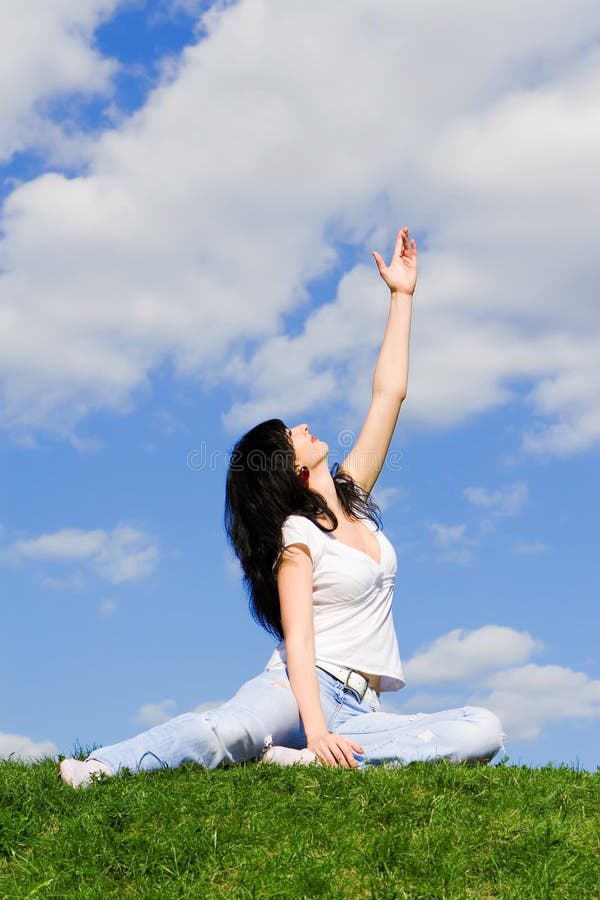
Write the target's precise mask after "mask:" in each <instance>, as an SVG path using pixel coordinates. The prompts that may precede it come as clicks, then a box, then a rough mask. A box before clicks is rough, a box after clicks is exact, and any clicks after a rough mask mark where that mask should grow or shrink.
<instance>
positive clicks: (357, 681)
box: [316, 659, 369, 700]
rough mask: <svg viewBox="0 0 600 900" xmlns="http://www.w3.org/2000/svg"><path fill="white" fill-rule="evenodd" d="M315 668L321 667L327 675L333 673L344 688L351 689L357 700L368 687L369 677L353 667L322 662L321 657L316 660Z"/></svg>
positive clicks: (363, 694) (360, 698) (361, 697)
mask: <svg viewBox="0 0 600 900" xmlns="http://www.w3.org/2000/svg"><path fill="white" fill-rule="evenodd" d="M316 666H317V669H323V671H324V672H328V673H329V675H333V677H334V678H337V680H338V681H341V682H342V684H343V685H344V687H345V688H347V689H348V690H349V691H352V693H353V694H355V695H356V697H357V698H358V699H359V700H362V699H363V697H364V696H365V694H366V693H367V690H368V689H369V679H368V678H365V676H364V675H361V674H360V672H357V671H356V670H355V669H347V668H346V667H345V666H336V664H335V663H329V662H323V660H322V659H317V660H316Z"/></svg>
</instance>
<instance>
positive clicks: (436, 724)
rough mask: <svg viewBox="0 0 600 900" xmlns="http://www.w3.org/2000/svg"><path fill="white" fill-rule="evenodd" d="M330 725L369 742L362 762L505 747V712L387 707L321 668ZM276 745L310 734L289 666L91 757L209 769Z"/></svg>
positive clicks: (137, 767)
mask: <svg viewBox="0 0 600 900" xmlns="http://www.w3.org/2000/svg"><path fill="white" fill-rule="evenodd" d="M317 675H318V678H319V686H320V692H321V703H322V706H323V713H324V715H325V721H326V722H327V727H328V729H329V731H332V732H336V733H337V734H341V735H344V737H347V738H350V739H351V740H353V741H355V742H356V743H357V744H358V745H359V746H360V747H362V748H363V751H364V752H363V753H362V754H358V753H355V754H354V755H355V758H356V762H357V765H358V767H359V768H364V767H365V766H367V765H376V764H380V763H388V764H389V763H391V764H396V765H403V764H406V763H410V762H416V761H434V760H437V759H449V760H452V761H453V762H461V761H483V762H488V761H489V760H490V759H492V757H493V756H495V755H496V753H497V752H498V751H499V750H500V749H502V747H503V743H502V739H503V734H502V729H501V726H500V722H499V720H498V718H497V717H496V716H495V715H494V713H492V712H489V711H488V710H487V709H481V708H479V707H475V706H465V707H462V708H459V709H448V710H444V711H443V712H437V713H417V714H416V715H406V716H404V715H396V714H393V713H387V712H381V705H380V702H379V697H378V695H377V694H376V693H375V691H373V690H372V689H371V688H369V689H368V690H367V692H366V694H365V696H364V698H363V700H362V701H359V700H358V699H357V697H356V695H355V694H353V693H352V692H351V691H349V690H348V689H346V688H344V685H343V684H342V683H341V682H340V681H337V679H335V678H334V677H333V676H332V675H329V673H327V672H323V671H322V670H321V669H317ZM272 745H281V746H284V747H293V748H297V749H301V748H303V747H305V746H306V736H305V734H304V728H303V727H302V722H301V719H300V714H299V712H298V705H297V703H296V699H295V697H294V694H293V693H292V689H291V687H290V683H289V680H288V676H287V670H286V669H285V668H284V667H283V666H282V667H278V668H274V669H269V670H265V671H264V672H262V673H261V674H260V675H258V676H257V677H256V678H253V679H252V680H251V681H248V682H247V683H246V684H244V685H243V686H242V687H241V688H240V689H239V691H238V692H237V693H236V694H235V696H234V697H232V698H231V700H228V701H227V702H226V703H224V704H223V705H222V706H219V707H218V708H216V709H211V710H207V711H205V712H201V713H186V714H184V715H182V716H177V717H176V718H174V719H170V720H169V721H168V722H165V723H164V724H162V725H157V726H156V727H155V728H151V729H150V730H149V731H145V732H143V733H142V734H138V735H137V736H136V737H133V738H131V739H130V740H127V741H123V742H122V743H119V744H113V745H112V746H109V747H102V748H101V749H99V750H94V752H93V754H91V755H92V757H93V758H94V759H98V760H100V761H101V762H103V763H106V764H107V765H108V766H110V767H111V769H113V771H114V772H118V771H119V770H120V769H123V768H127V769H130V770H132V771H134V772H135V771H147V772H148V771H151V770H153V769H159V768H176V767H177V766H180V765H181V764H182V763H184V762H195V763H199V764H200V765H202V766H205V767H207V768H209V769H214V768H216V767H217V766H221V765H230V764H232V763H238V762H242V761H244V760H251V759H256V758H258V757H260V756H261V755H262V753H264V751H265V750H266V749H267V748H268V747H270V746H272Z"/></svg>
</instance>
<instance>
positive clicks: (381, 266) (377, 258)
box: [371, 250, 385, 274]
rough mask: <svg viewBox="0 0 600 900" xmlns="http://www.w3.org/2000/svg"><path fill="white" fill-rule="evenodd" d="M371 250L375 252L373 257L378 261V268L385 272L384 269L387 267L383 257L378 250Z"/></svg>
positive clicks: (380, 271)
mask: <svg viewBox="0 0 600 900" xmlns="http://www.w3.org/2000/svg"><path fill="white" fill-rule="evenodd" d="M371 252H372V254H373V258H374V260H375V262H376V263H377V268H378V269H379V274H381V273H382V272H383V270H384V269H385V262H384V261H383V259H382V257H381V256H380V255H379V253H377V251H376V250H372V251H371Z"/></svg>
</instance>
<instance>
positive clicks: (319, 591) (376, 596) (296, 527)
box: [267, 516, 404, 691]
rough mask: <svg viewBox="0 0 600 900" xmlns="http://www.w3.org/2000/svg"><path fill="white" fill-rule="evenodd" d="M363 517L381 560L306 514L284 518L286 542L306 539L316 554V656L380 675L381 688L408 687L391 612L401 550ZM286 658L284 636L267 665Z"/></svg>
mask: <svg viewBox="0 0 600 900" xmlns="http://www.w3.org/2000/svg"><path fill="white" fill-rule="evenodd" d="M362 521H363V522H364V524H365V525H366V526H367V528H369V529H370V530H371V531H372V532H374V534H375V535H376V537H377V540H378V541H379V546H380V548H381V549H380V552H381V559H380V562H379V563H376V562H375V560H374V559H372V558H371V557H370V556H369V555H368V554H367V553H364V552H363V551H362V550H357V549H356V548H355V547H350V546H349V545H348V544H344V543H343V542H342V541H339V540H338V539H337V538H336V537H334V536H333V535H331V534H327V533H326V532H324V531H321V529H320V528H318V527H317V526H316V525H315V524H314V523H313V522H311V521H310V519H307V518H305V517H304V516H288V518H287V519H286V520H285V522H284V525H283V545H284V547H289V546H290V545H292V544H302V545H303V546H304V547H306V548H307V549H308V551H309V553H310V556H311V558H312V562H313V600H314V606H313V609H314V627H315V655H316V658H317V659H322V660H323V661H324V662H331V663H337V665H340V666H346V667H347V668H349V669H358V670H359V671H361V672H368V673H369V674H371V675H380V676H381V690H382V691H397V690H399V689H400V688H401V687H403V686H404V676H403V672H402V663H401V661H400V653H399V650H398V641H397V639H396V631H395V628H394V620H393V617H392V599H393V594H394V578H395V575H396V568H397V563H396V553H395V552H394V548H393V547H392V545H391V544H390V542H389V541H388V539H387V538H386V536H385V535H384V534H383V532H382V531H380V530H379V529H378V528H377V526H376V525H375V524H374V523H373V522H371V520H370V519H363V520H362ZM278 562H279V560H276V562H275V565H274V566H273V568H274V570H276V568H277V565H278ZM285 661H286V653H285V641H281V643H280V644H279V645H278V646H277V648H276V649H275V651H274V652H273V654H272V656H271V658H270V659H269V662H268V663H267V669H271V668H274V667H278V666H281V665H285Z"/></svg>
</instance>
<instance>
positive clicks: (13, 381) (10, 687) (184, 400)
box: [0, 0, 600, 770]
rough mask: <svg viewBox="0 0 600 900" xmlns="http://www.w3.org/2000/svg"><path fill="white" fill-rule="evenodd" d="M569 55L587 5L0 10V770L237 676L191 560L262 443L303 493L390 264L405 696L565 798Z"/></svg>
mask: <svg viewBox="0 0 600 900" xmlns="http://www.w3.org/2000/svg"><path fill="white" fill-rule="evenodd" d="M599 38H600V22H599V20H598V11H597V4H596V3H595V2H592V0H570V2H569V4H567V3H566V0H560V2H559V0H544V2H543V3H542V2H541V0H520V2H519V3H517V2H516V0H515V2H513V0H507V2H506V3H504V4H501V5H498V4H492V3H481V2H476V0H457V2H455V3H453V4H451V5H449V4H447V3H443V2H441V0H425V2H423V3H420V4H406V3H398V2H393V0H380V2H378V3H376V4H373V3H366V2H364V0H363V2H359V0H346V2H345V3H343V4H340V3H339V2H333V0H319V2H318V3H316V2H313V0H308V2H305V3H301V4H300V3H293V2H289V0H239V2H237V3H231V2H220V3H215V4H212V5H211V4H210V3H209V2H205V0H202V2H201V0H154V2H144V0H124V2H119V0H54V2H53V3H51V4H49V3H47V2H46V0H27V2H22V0H6V2H4V3H3V5H2V10H1V12H0V51H1V52H0V73H1V80H0V125H1V127H0V166H1V171H2V180H1V202H2V210H1V216H2V221H1V227H0V428H1V431H0V453H1V455H2V465H1V469H0V478H1V482H0V523H1V524H0V592H1V603H2V629H1V632H0V684H1V685H2V687H1V695H0V696H1V703H0V756H6V755H8V754H10V753H15V754H17V755H21V756H24V757H27V756H36V755H42V754H47V753H55V752H62V753H70V752H71V750H72V749H73V747H74V746H76V745H81V746H83V747H84V748H85V747H91V746H94V745H98V744H101V743H110V742H113V741H115V740H118V739H120V738H125V737H127V736H129V735H131V734H132V733H134V732H135V731H137V730H139V729H140V728H145V727H148V726H150V725H152V724H155V723H157V722H159V721H162V720H163V719H164V718H166V717H169V716H171V715H174V714H177V713H180V712H184V711H186V710H189V709H193V708H196V707H198V706H204V705H207V704H208V705H210V704H213V703H215V702H218V701H219V700H222V699H225V698H227V697H228V696H230V695H231V693H233V692H234V690H235V689H236V687H237V686H238V685H239V683H241V682H242V681H243V680H245V679H247V678H249V677H251V676H252V675H253V674H255V673H256V672H257V671H259V670H260V668H261V667H262V665H263V664H264V662H265V660H266V659H267V658H268V655H269V654H270V652H271V647H272V642H271V640H270V638H269V637H268V636H267V635H266V634H264V633H261V632H260V630H259V629H258V627H257V626H256V625H255V624H254V623H253V622H252V621H251V619H250V616H249V614H248V612H247V609H246V599H245V597H244V594H243V591H242V588H241V585H240V579H239V571H238V569H237V564H236V563H235V562H234V560H233V559H232V557H231V555H230V553H229V551H228V549H227V545H226V542H225V538H224V533H223V527H222V507H223V487H224V477H225V471H226V465H227V458H228V453H229V451H230V449H231V446H232V444H233V442H234V441H235V439H236V437H237V436H238V435H239V433H240V432H241V431H243V430H244V429H246V428H247V427H249V426H251V425H252V424H254V423H255V422H257V421H260V420H261V419H263V418H267V417H271V416H278V417H281V418H283V419H285V420H286V421H287V422H289V423H290V424H296V423H299V422H308V423H309V424H310V426H311V430H312V431H314V432H315V433H317V434H319V436H322V437H323V438H324V439H326V440H327V441H328V443H329V444H330V448H331V455H332V462H333V461H336V460H340V459H341V458H342V457H343V454H344V453H345V452H346V450H347V448H348V446H350V445H351V444H352V441H353V439H354V436H355V435H356V433H357V431H358V429H359V428H360V424H361V421H362V416H363V415H364V413H365V411H366V408H367V404H368V400H369V390H370V378H371V370H372V365H373V362H374V358H375V354H376V351H377V347H378V341H379V340H380V338H381V335H382V330H383V326H384V323H385V318H386V312H387V294H386V289H385V286H384V285H383V283H382V282H381V281H380V280H379V278H378V275H377V272H376V269H375V266H374V264H373V262H372V259H371V255H370V252H371V250H372V249H377V250H379V251H380V252H381V253H382V254H384V255H389V252H390V249H391V247H392V246H393V241H394V237H395V233H396V231H397V229H398V228H399V227H400V226H402V225H408V226H409V227H410V228H411V230H412V232H413V233H414V235H415V236H416V238H417V240H418V242H419V247H420V267H421V268H420V281H419V286H418V292H417V297H416V301H415V314H414V326H413V343H412V364H411V376H410V384H409V394H408V398H407V400H406V403H405V405H404V407H403V410H402V413H401V421H400V424H399V427H398V430H397V432H396V436H395V438H394V442H393V445H392V448H391V452H390V455H389V457H388V461H387V464H386V467H385V469H384V471H383V474H382V476H381V479H380V482H379V484H378V486H377V489H376V496H377V499H378V500H379V502H380V505H381V507H382V509H383V515H384V524H385V527H386V533H387V534H388V536H389V537H390V539H391V540H392V542H393V543H394V545H395V547H396V551H397V554H398V562H399V567H398V580H397V590H396V606H395V618H396V624H397V630H398V634H399V639H400V646H401V650H402V653H403V657H404V659H405V661H406V672H407V682H408V684H407V687H406V688H405V689H404V690H403V691H401V692H400V693H399V694H397V695H389V697H387V698H386V703H387V706H388V708H389V709H395V710H398V711H406V712H412V711H415V710H422V711H430V710H435V709H439V708H441V707H444V706H455V705H462V704H463V703H466V702H469V703H480V704H485V705H487V706H489V707H490V708H492V709H494V710H495V711H496V712H498V713H499V714H500V715H501V717H502V718H503V721H504V724H505V729H506V731H507V732H508V735H509V740H508V744H507V753H508V756H509V758H510V760H511V761H512V762H515V763H519V764H529V765H540V764H544V763H545V762H547V761H554V762H556V763H560V762H565V763H568V764H573V765H581V766H584V767H586V768H589V769H592V770H594V769H595V768H596V766H597V765H599V764H600V757H599V754H598V750H597V747H598V745H599V743H600V741H599V738H600V657H599V655H598V649H597V643H598V637H597V636H598V625H599V618H600V616H599V613H598V598H599V588H600V584H599V582H600V579H599V577H598V525H597V514H596V510H597V507H598V504H599V502H600V496H599V495H600V489H599V484H600V480H599V479H598V474H597V470H598V451H599V446H600V404H599V402H598V399H597V398H598V396H599V395H600V366H599V365H598V359H599V358H600V313H599V311H598V285H599V284H600V257H599V254H598V250H597V239H598V235H599V234H600V210H599V204H598V195H599V188H600V170H599V168H598V163H597V161H598V159H599V158H600V115H599V113H598V100H597V98H598V96H599V94H600V41H599Z"/></svg>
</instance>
